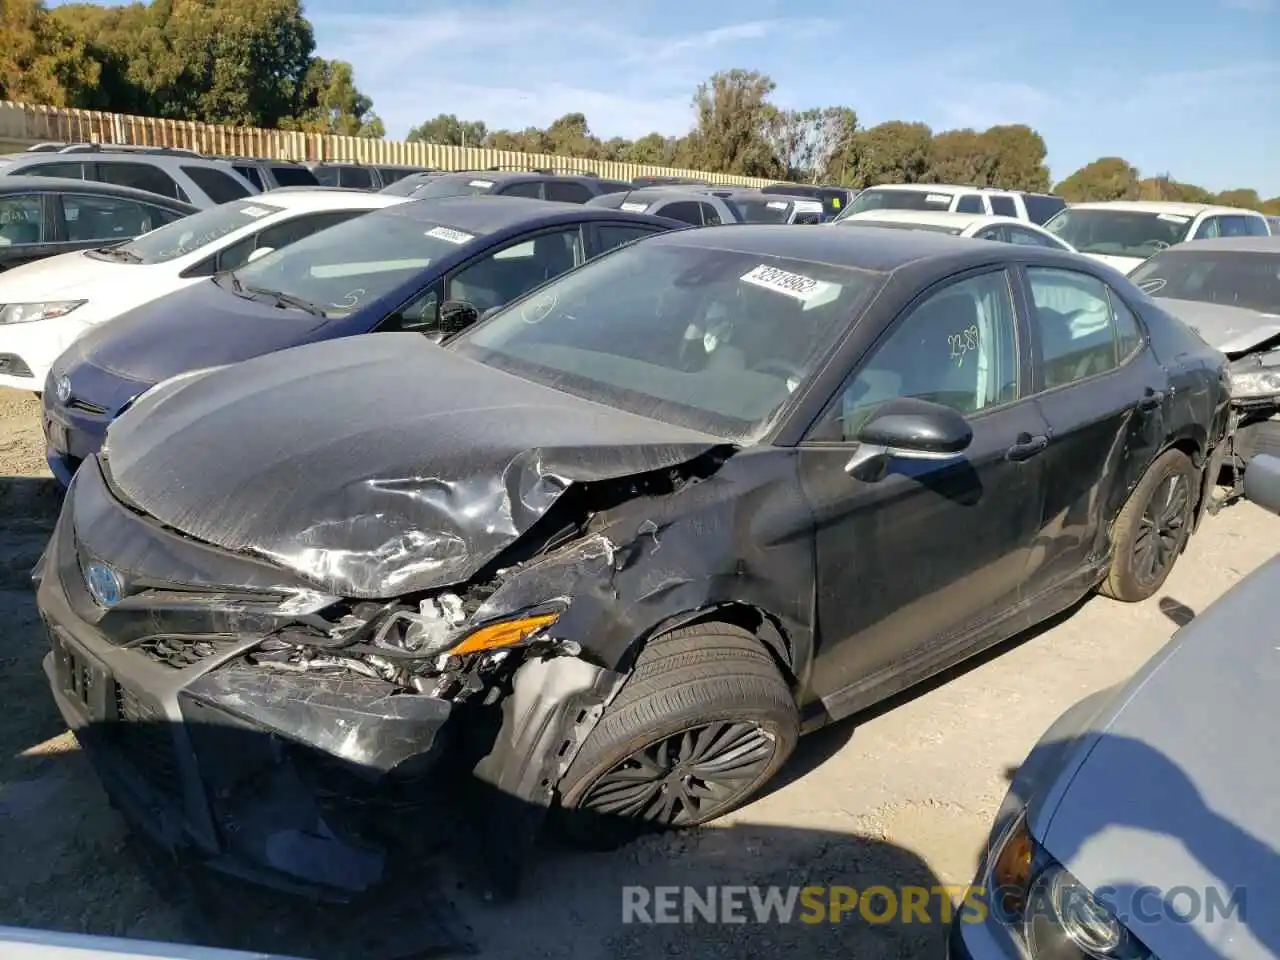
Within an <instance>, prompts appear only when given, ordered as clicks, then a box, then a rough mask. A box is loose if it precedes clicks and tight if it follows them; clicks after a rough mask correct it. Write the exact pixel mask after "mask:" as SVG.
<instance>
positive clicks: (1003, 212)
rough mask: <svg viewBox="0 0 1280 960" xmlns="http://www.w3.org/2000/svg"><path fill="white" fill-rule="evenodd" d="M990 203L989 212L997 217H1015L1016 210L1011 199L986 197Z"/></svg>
mask: <svg viewBox="0 0 1280 960" xmlns="http://www.w3.org/2000/svg"><path fill="white" fill-rule="evenodd" d="M987 199H988V200H990V201H991V212H992V213H994V214H995V215H996V216H997V217H1016V216H1017V215H1018V208H1017V206H1016V205H1015V204H1014V202H1013V197H999V196H994V195H993V196H990V197H987Z"/></svg>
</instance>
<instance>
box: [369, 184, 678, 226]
mask: <svg viewBox="0 0 1280 960" xmlns="http://www.w3.org/2000/svg"><path fill="white" fill-rule="evenodd" d="M374 196H383V197H386V194H374ZM392 199H394V198H392ZM399 199H401V200H404V199H405V198H403V197H401V198H399ZM395 213H396V215H397V216H403V217H409V218H412V219H414V220H420V221H422V222H423V223H441V224H447V225H448V226H450V227H455V228H457V229H459V230H466V231H467V232H469V233H475V234H485V233H497V232H498V231H499V230H505V229H507V228H508V227H514V226H518V225H521V224H526V223H529V222H530V221H536V220H542V221H545V222H546V223H547V224H553V223H558V222H561V221H564V220H594V219H608V220H616V219H617V218H618V217H619V216H622V217H630V216H634V217H640V218H641V219H642V220H643V221H647V222H650V223H660V222H662V218H661V217H650V216H647V215H644V214H631V213H628V212H625V211H620V210H614V209H611V208H609V207H591V206H587V205H586V204H584V203H561V202H560V201H558V200H535V199H533V198H532V197H493V196H466V197H428V198H426V199H421V200H413V199H410V200H408V201H407V202H406V203H404V204H402V205H400V206H399V208H398V209H397V210H396V211H395ZM668 222H670V221H668Z"/></svg>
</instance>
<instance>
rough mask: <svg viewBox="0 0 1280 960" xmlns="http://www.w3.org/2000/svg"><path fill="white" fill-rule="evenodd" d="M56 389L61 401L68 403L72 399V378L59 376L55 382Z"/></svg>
mask: <svg viewBox="0 0 1280 960" xmlns="http://www.w3.org/2000/svg"><path fill="white" fill-rule="evenodd" d="M54 391H55V392H56V393H57V395H58V402H59V403H67V402H68V401H69V400H70V399H71V378H70V377H59V378H58V381H57V383H55V384H54Z"/></svg>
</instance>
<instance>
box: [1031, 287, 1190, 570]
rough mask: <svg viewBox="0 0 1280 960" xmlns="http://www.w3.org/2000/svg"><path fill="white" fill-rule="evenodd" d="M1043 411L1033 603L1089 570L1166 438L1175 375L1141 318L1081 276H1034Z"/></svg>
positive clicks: (1035, 352)
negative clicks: (1045, 437) (1045, 441)
mask: <svg viewBox="0 0 1280 960" xmlns="http://www.w3.org/2000/svg"><path fill="white" fill-rule="evenodd" d="M1021 275H1022V278H1023V282H1024V283H1025V284H1026V288H1025V289H1026V298H1027V301H1028V303H1029V304H1030V319H1031V323H1030V333H1031V336H1030V340H1031V348H1032V358H1033V359H1032V376H1033V384H1034V388H1035V391H1036V397H1035V400H1036V404H1037V406H1038V407H1039V408H1040V411H1041V413H1042V414H1043V416H1044V419H1045V421H1046V422H1047V423H1048V425H1049V430H1050V433H1049V445H1048V447H1047V449H1046V450H1045V453H1044V456H1043V459H1044V463H1045V471H1046V475H1045V488H1044V489H1045V500H1044V516H1043V518H1042V520H1041V531H1040V538H1039V539H1040V549H1038V550H1037V551H1036V553H1035V555H1034V556H1033V562H1032V565H1031V567H1030V568H1029V569H1028V572H1027V589H1028V592H1029V594H1031V595H1037V594H1041V593H1045V592H1047V591H1049V590H1052V589H1054V588H1056V587H1060V586H1062V585H1063V584H1064V583H1065V582H1067V581H1069V580H1070V579H1071V578H1073V577H1075V576H1077V575H1081V574H1083V573H1085V572H1087V571H1089V570H1090V569H1091V566H1092V565H1094V564H1095V562H1097V561H1100V560H1101V559H1102V557H1103V556H1104V554H1105V552H1106V549H1107V538H1108V523H1109V518H1110V517H1114V516H1115V515H1116V513H1117V512H1118V511H1119V509H1120V506H1121V504H1122V503H1123V501H1124V498H1125V496H1126V495H1127V493H1128V491H1129V490H1130V489H1131V488H1132V487H1133V485H1134V484H1136V483H1137V482H1138V479H1139V478H1140V477H1141V475H1142V472H1143V470H1145V468H1146V465H1147V464H1148V463H1149V462H1150V460H1151V458H1152V457H1153V456H1154V455H1155V453H1156V450H1157V448H1158V447H1159V444H1160V443H1161V442H1162V438H1163V437H1164V432H1165V431H1164V425H1163V417H1162V414H1161V404H1162V402H1163V400H1164V397H1165V393H1166V391H1167V390H1168V375H1167V374H1166V373H1165V371H1164V369H1163V368H1162V367H1161V366H1160V364H1159V363H1158V362H1157V361H1156V359H1155V356H1154V355H1153V353H1152V351H1151V348H1150V347H1149V346H1148V345H1147V338H1146V332H1145V331H1144V330H1143V328H1142V326H1141V324H1140V322H1139V320H1138V319H1137V317H1136V315H1135V313H1134V311H1133V310H1131V309H1130V308H1129V306H1128V305H1127V304H1126V303H1125V302H1124V300H1123V298H1122V297H1121V296H1120V295H1119V294H1118V293H1117V292H1116V291H1115V290H1113V289H1112V288H1111V287H1110V286H1109V285H1107V284H1106V283H1103V282H1102V281H1101V280H1099V279H1097V278H1096V277H1094V276H1093V275H1092V274H1088V273H1084V272H1083V271H1077V270H1070V269H1064V268H1062V267H1039V266H1027V267H1026V268H1025V269H1024V270H1022V272H1021Z"/></svg>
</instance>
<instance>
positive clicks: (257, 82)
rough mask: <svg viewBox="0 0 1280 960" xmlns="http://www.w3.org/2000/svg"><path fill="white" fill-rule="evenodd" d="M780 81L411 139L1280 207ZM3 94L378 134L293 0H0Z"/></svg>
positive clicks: (754, 169)
mask: <svg viewBox="0 0 1280 960" xmlns="http://www.w3.org/2000/svg"><path fill="white" fill-rule="evenodd" d="M774 90H775V84H774V82H773V80H772V79H771V78H769V77H768V76H766V75H764V74H762V73H759V72H757V71H752V70H726V71H721V72H719V73H716V74H714V75H713V76H711V77H710V78H708V79H707V80H706V81H705V82H704V83H702V84H700V85H699V86H698V88H697V90H696V91H695V93H694V96H693V101H692V107H693V114H694V119H693V124H692V126H691V128H690V129H689V130H688V131H687V132H686V133H684V134H682V135H679V136H673V135H668V134H664V133H659V132H654V133H650V134H647V135H645V136H643V137H640V138H638V139H636V140H628V139H625V138H622V137H613V138H611V139H607V140H606V139H602V138H600V137H597V136H596V135H595V134H593V133H592V132H591V129H590V127H589V126H588V123H587V118H586V117H585V116H584V115H583V114H581V113H570V114H567V115H565V116H563V117H561V118H560V119H559V120H556V121H555V122H554V123H552V124H551V125H550V126H548V127H546V128H545V129H540V128H537V127H527V128H525V129H523V130H497V129H489V127H488V126H487V124H486V123H485V122H484V121H482V120H462V119H459V118H458V117H457V116H455V115H453V114H441V115H439V116H437V117H435V118H434V119H431V120H427V121H426V122H424V123H422V124H421V125H419V126H416V127H414V128H413V129H412V130H411V131H410V132H409V136H408V139H410V140H414V141H422V142H427V143H441V144H453V145H461V146H484V147H492V148H495V149H500V150H518V151H524V152H529V153H543V154H558V155H561V156H573V157H582V158H585V159H588V160H617V161H623V162H630V163H642V164H653V165H657V166H666V167H682V168H685V169H691V170H705V171H708V172H717V173H730V174H738V175H742V176H750V177H763V178H768V179H775V180H792V181H797V182H805V183H832V184H839V185H842V186H848V187H867V186H870V185H872V184H876V183H929V182H934V183H968V184H974V185H977V186H999V187H1005V188H1008V189H1014V190H1049V189H1053V190H1054V191H1056V192H1057V193H1060V194H1061V195H1062V196H1063V197H1064V198H1066V199H1067V200H1069V201H1081V200H1119V199H1142V200H1187V201H1217V202H1221V203H1226V204H1230V205H1234V206H1248V207H1253V208H1256V209H1263V210H1266V211H1267V212H1270V213H1274V214H1278V215H1280V197H1273V198H1271V199H1267V200H1264V199H1263V198H1261V197H1259V196H1258V194H1257V192H1256V191H1255V190H1252V189H1247V188H1240V189H1235V190H1228V191H1226V192H1224V193H1221V194H1216V195H1215V194H1213V193H1212V192H1210V191H1208V190H1205V189H1203V188H1201V187H1198V186H1196V185H1194V184H1190V183H1183V182H1180V181H1177V180H1175V179H1173V177H1171V176H1170V175H1168V174H1162V175H1156V176H1142V175H1141V173H1140V172H1139V171H1138V170H1137V169H1136V168H1134V167H1133V166H1132V165H1131V164H1129V163H1128V162H1127V161H1125V160H1123V159H1121V158H1119V157H1103V158H1101V159H1099V160H1095V161H1094V162H1093V163H1090V164H1088V165H1086V166H1084V167H1082V168H1081V169H1079V170H1077V171H1076V172H1075V173H1073V174H1071V175H1070V176H1069V177H1067V178H1066V179H1064V180H1062V181H1061V182H1059V183H1057V184H1054V183H1053V181H1052V179H1051V177H1050V173H1049V168H1048V167H1047V166H1046V164H1045V157H1046V155H1047V150H1046V147H1045V142H1044V138H1043V137H1041V135H1040V134H1039V133H1038V132H1036V131H1035V130H1033V129H1031V128H1030V127H1028V126H1026V125H1025V124H1006V125H1001V126H995V127H990V128H989V129H987V130H982V131H978V130H970V129H964V130H944V131H939V132H935V131H934V130H932V129H931V128H930V127H929V126H928V125H926V124H924V123H915V122H909V121H903V120H891V121H889V122H887V123H880V124H876V125H875V126H871V127H865V126H863V125H862V124H861V123H860V122H859V119H858V115H857V113H856V111H855V110H853V109H852V108H851V107H844V106H833V107H815V108H813V109H808V110H788V109H783V108H781V107H779V106H777V105H776V104H775V103H774V102H773V100H772V97H773V93H774ZM0 98H3V99H8V100H19V101H24V102H27V103H43V104H50V105H53V106H70V107H86V108H91V109H97V110H106V111H111V112H115V113H128V114H135V115H142V116H152V117H164V118H170V119H175V120H201V121H204V122H206V123H224V124H237V125H245V126H255V127H266V128H281V129H291V130H302V131H307V132H314V133H339V134H346V135H353V136H364V137H375V138H380V137H382V136H384V134H385V129H384V126H383V123H382V121H381V120H380V119H379V118H378V116H377V114H376V113H375V112H374V109H373V103H372V101H371V100H370V98H369V97H368V96H366V95H365V94H364V93H362V92H361V91H360V90H359V88H358V87H357V86H356V84H355V77H354V75H353V73H352V69H351V65H350V64H349V63H345V62H343V61H339V60H326V59H325V58H323V57H319V56H316V53H315V37H314V34H313V31H312V28H311V24H310V22H309V21H308V20H307V19H306V17H304V16H303V14H302V6H301V2H300V0H154V2H152V3H140V2H135V3H131V4H128V5H126V6H118V7H102V6H97V5H95V4H91V3H73V4H68V5H65V6H61V7H58V8H56V9H53V10H49V9H47V8H46V7H45V6H44V3H43V0H0Z"/></svg>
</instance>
